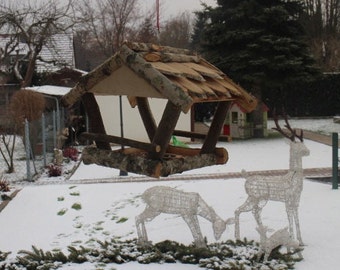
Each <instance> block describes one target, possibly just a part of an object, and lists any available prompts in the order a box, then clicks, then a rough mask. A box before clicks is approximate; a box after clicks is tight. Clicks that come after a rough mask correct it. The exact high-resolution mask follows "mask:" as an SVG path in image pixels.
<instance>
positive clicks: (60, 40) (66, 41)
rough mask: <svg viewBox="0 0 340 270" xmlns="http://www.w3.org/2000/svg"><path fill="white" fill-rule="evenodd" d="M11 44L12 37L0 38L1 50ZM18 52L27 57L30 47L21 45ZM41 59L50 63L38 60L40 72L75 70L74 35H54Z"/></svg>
mask: <svg viewBox="0 0 340 270" xmlns="http://www.w3.org/2000/svg"><path fill="white" fill-rule="evenodd" d="M9 42H10V37H8V36H6V37H2V36H0V48H4V47H5V46H6V44H7V43H9ZM17 50H18V53H19V55H25V54H27V52H28V46H27V44H25V43H19V45H18V46H17ZM17 50H15V51H13V52H11V53H10V55H13V56H14V55H16V54H17ZM39 57H41V58H42V59H43V60H44V61H47V62H49V63H46V62H43V61H40V60H38V61H37V66H36V67H37V71H38V72H46V71H48V72H53V71H56V70H59V69H60V68H63V67H69V68H73V67H74V66H75V59H74V50H73V35H72V33H68V34H65V33H63V34H55V35H53V36H52V37H51V39H50V40H49V41H48V42H47V43H46V44H45V45H44V46H43V47H42V50H41V52H40V54H39Z"/></svg>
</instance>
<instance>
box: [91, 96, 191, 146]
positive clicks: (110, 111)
mask: <svg viewBox="0 0 340 270" xmlns="http://www.w3.org/2000/svg"><path fill="white" fill-rule="evenodd" d="M96 100H97V103H98V106H99V108H100V112H101V115H102V118H103V122H104V126H105V130H106V133H107V134H109V135H115V136H120V111H119V97H117V96H96ZM166 102H167V100H165V99H156V98H153V99H149V103H150V108H151V111H152V113H153V116H154V118H155V121H156V123H157V124H158V123H159V121H160V119H161V117H162V115H163V112H164V108H165V106H166ZM122 107H123V122H124V123H123V127H124V137H125V138H129V139H133V140H138V141H143V142H148V141H149V139H148V136H147V133H146V131H145V127H144V125H143V122H142V119H141V117H140V114H139V111H138V108H137V107H135V108H131V106H130V103H129V101H128V100H127V98H126V96H123V97H122ZM190 119H191V118H190V112H188V113H187V114H184V113H181V116H180V118H179V120H178V122H177V126H176V129H178V130H186V131H190V126H191V125H190ZM179 139H180V140H181V141H188V139H187V138H179Z"/></svg>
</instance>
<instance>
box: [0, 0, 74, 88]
mask: <svg viewBox="0 0 340 270" xmlns="http://www.w3.org/2000/svg"><path fill="white" fill-rule="evenodd" d="M73 1H74V0H68V1H67V3H66V4H65V5H62V4H58V3H57V2H58V1H54V0H48V1H44V0H42V1H39V2H37V1H30V0H28V1H13V0H12V1H1V2H0V33H2V34H6V37H7V39H6V40H5V46H2V47H3V48H2V51H1V53H0V59H1V58H2V59H5V58H8V56H9V55H10V54H11V53H13V51H16V52H17V57H16V59H14V61H13V59H12V61H11V63H12V65H11V67H10V68H11V69H12V70H13V71H14V73H15V76H16V78H17V79H18V80H19V81H20V82H21V85H22V87H25V86H28V85H30V84H31V81H32V77H33V74H34V70H35V67H36V62H37V60H41V61H44V60H43V59H41V58H40V57H39V53H40V52H41V50H42V48H43V46H44V45H46V44H47V43H48V41H50V40H51V37H53V36H54V35H56V34H58V33H59V34H60V33H65V32H67V31H68V30H69V29H71V28H72V27H73V26H74V25H75V23H76V22H77V21H76V20H75V18H76V17H75V14H74V9H73ZM37 3H39V4H37ZM20 44H24V46H22V47H19V45H20ZM20 53H23V54H24V55H23V56H22V55H21V56H20V57H19V55H20ZM23 65H25V69H24V70H25V71H24V72H22V70H20V66H21V67H22V66H23Z"/></svg>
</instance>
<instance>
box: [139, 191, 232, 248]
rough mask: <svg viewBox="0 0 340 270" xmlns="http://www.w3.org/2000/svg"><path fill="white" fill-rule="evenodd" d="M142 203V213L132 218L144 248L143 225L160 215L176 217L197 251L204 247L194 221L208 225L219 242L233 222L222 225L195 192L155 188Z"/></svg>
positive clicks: (145, 237)
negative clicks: (183, 223) (200, 219)
mask: <svg viewBox="0 0 340 270" xmlns="http://www.w3.org/2000/svg"><path fill="white" fill-rule="evenodd" d="M142 199H143V201H144V202H145V203H146V208H145V210H144V211H143V212H142V213H141V214H140V215H138V216H137V217H136V228H137V234H138V239H139V242H140V243H141V244H148V236H147V232H146V228H145V222H146V221H151V220H153V219H154V218H155V217H157V216H158V215H160V214H161V213H166V214H175V215H180V216H181V217H182V218H183V219H184V221H185V222H186V223H187V225H188V226H189V228H190V231H191V233H192V236H193V238H194V242H195V245H196V246H197V247H205V246H206V243H205V241H204V238H203V235H202V232H201V229H200V226H199V222H198V218H197V216H201V217H203V218H205V219H207V220H209V221H210V222H211V223H212V226H213V231H214V236H215V239H216V240H218V239H220V237H221V235H222V234H223V232H224V231H225V229H226V225H227V224H232V223H233V222H234V219H233V218H230V219H227V221H224V220H223V219H222V218H220V217H219V216H218V215H217V214H216V212H215V211H214V209H213V208H211V207H210V206H208V204H207V203H206V202H205V201H204V200H203V199H202V197H201V196H200V195H199V194H198V193H195V192H184V191H180V190H177V189H175V188H171V187H164V186H155V187H152V188H149V189H147V190H146V191H145V192H144V193H143V194H142Z"/></svg>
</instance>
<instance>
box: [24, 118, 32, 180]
mask: <svg viewBox="0 0 340 270" xmlns="http://www.w3.org/2000/svg"><path fill="white" fill-rule="evenodd" d="M25 152H26V177H27V180H28V181H32V175H31V146H30V128H29V123H28V121H27V119H25Z"/></svg>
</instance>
